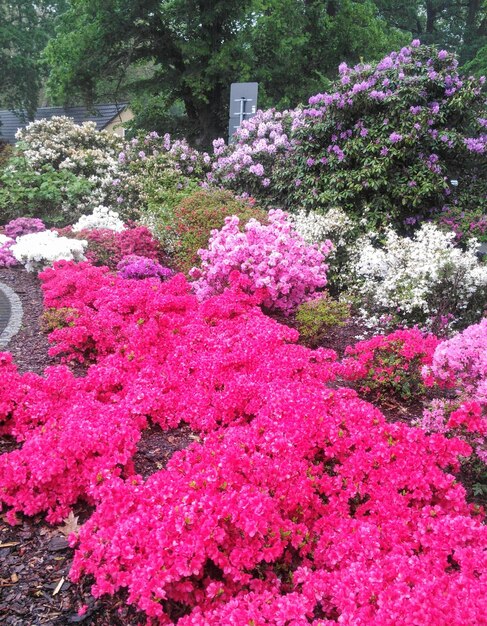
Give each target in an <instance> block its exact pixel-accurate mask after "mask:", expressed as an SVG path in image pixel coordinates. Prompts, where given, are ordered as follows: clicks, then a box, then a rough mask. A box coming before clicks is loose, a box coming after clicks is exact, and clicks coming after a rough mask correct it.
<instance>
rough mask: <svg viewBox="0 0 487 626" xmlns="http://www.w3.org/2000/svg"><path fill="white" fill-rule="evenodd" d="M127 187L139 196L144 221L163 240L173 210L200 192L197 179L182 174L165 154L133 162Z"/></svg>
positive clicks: (130, 166)
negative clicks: (187, 198)
mask: <svg viewBox="0 0 487 626" xmlns="http://www.w3.org/2000/svg"><path fill="white" fill-rule="evenodd" d="M127 184H128V185H129V186H130V187H131V192H132V193H134V192H135V193H136V194H137V196H138V201H139V203H140V204H139V210H140V214H141V217H142V219H143V221H144V222H145V223H147V224H148V225H150V226H151V228H152V229H153V231H154V233H155V234H156V236H158V237H159V238H163V235H164V230H165V228H166V226H167V224H168V223H169V222H170V221H171V218H172V213H173V210H174V208H175V207H176V206H177V205H178V204H179V203H180V202H181V201H182V200H183V199H184V198H186V197H187V196H189V195H191V194H192V193H194V192H195V191H197V190H198V189H199V182H198V180H197V178H196V177H195V178H193V177H191V176H188V175H185V174H183V173H182V172H181V170H180V169H178V168H177V166H176V163H175V161H174V158H172V157H171V155H169V154H165V153H160V154H159V155H157V156H150V157H149V158H147V159H144V160H142V159H139V160H135V161H133V162H131V163H130V165H129V177H128V180H127Z"/></svg>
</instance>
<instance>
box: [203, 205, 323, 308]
mask: <svg viewBox="0 0 487 626" xmlns="http://www.w3.org/2000/svg"><path fill="white" fill-rule="evenodd" d="M331 249H332V243H331V242H330V241H328V240H327V241H325V242H324V243H322V244H321V245H319V246H318V245H310V244H307V243H306V242H305V241H304V239H303V238H302V237H301V236H300V235H299V234H298V233H297V232H296V230H295V228H294V226H293V224H292V222H291V221H290V220H289V219H288V216H287V214H286V213H284V212H283V211H280V210H271V211H270V212H269V223H268V224H261V223H260V222H258V221H257V220H255V219H251V220H250V221H249V222H248V223H247V225H246V226H245V229H244V231H243V232H242V231H241V230H240V223H239V218H238V217H236V216H235V215H233V216H231V217H227V218H226V220H225V225H224V226H223V228H222V229H221V230H214V231H212V234H211V238H210V241H209V244H208V248H207V249H206V250H199V251H198V254H199V255H200V257H201V259H202V264H201V269H200V268H193V269H192V270H191V276H192V277H193V278H195V279H196V281H195V282H194V283H193V289H194V292H195V293H196V295H197V297H198V299H199V300H206V299H207V298H209V297H210V296H212V295H215V294H218V293H222V292H223V290H224V289H225V288H226V287H227V286H228V284H229V277H230V274H231V273H232V272H233V271H235V270H237V271H238V272H240V273H241V274H243V275H244V276H246V277H247V278H248V279H249V282H248V289H249V290H250V291H251V292H254V291H256V290H258V289H265V290H266V292H267V295H266V297H265V298H264V301H263V305H264V307H266V308H268V309H273V310H279V311H282V312H283V313H285V314H290V313H292V312H293V311H294V310H295V309H296V307H298V306H299V305H300V304H301V303H302V302H304V301H306V300H308V299H309V298H310V297H311V296H312V295H313V293H315V291H316V290H317V289H320V288H322V287H324V286H325V285H326V272H327V270H328V266H327V265H326V264H325V263H324V260H325V257H326V256H327V254H328V253H329V252H330V250H331Z"/></svg>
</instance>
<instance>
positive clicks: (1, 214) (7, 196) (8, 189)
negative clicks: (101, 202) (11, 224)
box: [0, 156, 91, 226]
mask: <svg viewBox="0 0 487 626" xmlns="http://www.w3.org/2000/svg"><path fill="white" fill-rule="evenodd" d="M90 190H91V184H90V182H89V181H88V180H87V179H86V178H81V177H78V176H76V175H75V174H73V173H72V172H70V171H68V170H56V169H54V167H53V166H52V165H43V166H42V167H41V168H39V169H37V170H35V169H34V168H32V167H31V166H30V165H29V163H28V162H27V161H26V160H25V159H23V158H22V157H18V156H15V157H12V158H11V159H10V160H9V161H8V164H7V166H6V167H4V168H3V169H0V223H5V222H8V221H9V220H11V219H13V218H16V217H38V218H41V219H43V220H44V221H45V222H46V223H47V224H48V225H61V226H62V225H65V224H67V223H68V222H71V221H73V220H76V219H77V218H78V217H79V216H80V215H81V214H82V213H83V210H82V208H80V209H79V210H76V208H75V207H76V206H77V205H78V203H79V202H81V200H82V199H83V198H86V196H88V195H89V193H90Z"/></svg>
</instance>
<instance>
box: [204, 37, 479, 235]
mask: <svg viewBox="0 0 487 626" xmlns="http://www.w3.org/2000/svg"><path fill="white" fill-rule="evenodd" d="M457 66H458V63H457V61H456V59H455V58H454V56H453V55H452V54H449V53H447V54H444V51H440V52H438V51H437V50H435V49H434V48H427V47H423V46H420V45H419V42H418V41H417V40H415V41H413V42H412V44H411V45H410V46H408V47H404V48H402V49H401V50H400V51H399V52H392V53H391V54H389V55H387V56H386V57H385V58H384V59H382V60H381V61H380V62H379V63H376V64H373V65H371V64H361V65H357V66H356V67H354V68H349V67H347V65H346V64H345V63H342V64H341V65H340V67H339V72H340V78H339V80H338V81H336V82H335V83H334V85H333V89H332V90H331V91H330V93H322V94H317V95H315V96H313V97H311V98H310V99H309V105H308V106H307V107H305V108H303V109H297V110H295V111H293V112H286V113H283V114H277V113H275V112H274V111H272V110H271V111H268V112H265V113H261V114H260V115H259V116H256V117H255V118H253V119H252V120H251V121H250V122H247V123H246V124H244V125H242V130H241V131H240V133H239V135H237V140H236V142H235V143H234V144H232V146H228V147H225V146H224V145H223V142H222V141H220V142H218V143H217V145H216V148H215V151H216V155H215V163H214V166H213V167H214V168H215V172H216V174H218V175H220V177H219V179H218V180H219V181H221V183H222V184H225V185H228V186H229V187H231V188H232V189H234V190H237V191H238V192H241V191H250V192H251V193H252V195H253V196H254V197H255V198H256V200H257V202H258V203H259V204H260V205H261V206H279V207H282V208H286V209H288V210H290V211H293V210H296V209H299V208H304V209H306V210H307V211H310V210H315V211H318V212H326V211H327V210H329V209H330V208H333V207H336V206H339V207H341V208H343V209H344V210H345V212H346V213H347V215H348V216H349V217H351V218H353V219H354V220H355V221H356V222H360V221H362V220H363V222H364V225H363V226H362V228H363V230H366V229H370V228H376V227H377V226H384V225H389V224H390V223H392V225H393V226H394V227H395V228H398V229H404V228H408V227H410V226H411V225H413V224H414V223H417V222H418V221H422V220H423V219H424V218H425V217H430V215H431V214H434V215H436V217H437V218H438V219H441V216H442V215H443V212H446V213H449V214H450V217H452V214H453V219H454V220H456V221H460V220H461V219H462V217H461V216H462V214H464V213H465V214H467V215H468V214H469V213H470V214H471V215H472V217H474V216H475V215H477V217H478V218H480V217H481V209H479V207H482V206H484V205H485V194H486V183H485V176H484V175H483V172H484V171H485V166H486V159H487V151H486V138H487V134H486V133H485V126H484V123H485V122H484V121H485V119H486V117H487V114H486V100H485V95H484V94H483V93H482V85H483V81H482V80H477V79H474V78H472V77H463V76H460V75H459V73H458V68H457ZM455 180H456V181H458V182H459V184H458V185H457V186H455V184H454V183H453V181H455ZM475 221H476V220H475Z"/></svg>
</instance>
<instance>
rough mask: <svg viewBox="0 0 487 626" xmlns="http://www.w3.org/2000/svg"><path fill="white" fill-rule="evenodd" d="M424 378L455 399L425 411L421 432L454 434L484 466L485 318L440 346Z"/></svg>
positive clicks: (486, 397)
mask: <svg viewBox="0 0 487 626" xmlns="http://www.w3.org/2000/svg"><path fill="white" fill-rule="evenodd" d="M423 377H424V380H425V382H426V384H428V385H433V384H435V383H436V384H439V385H441V386H445V387H448V388H450V389H452V390H453V391H454V393H455V396H456V397H455V398H454V399H450V400H444V401H436V402H435V403H434V404H432V405H431V406H430V407H428V408H427V409H425V411H424V413H423V418H422V420H421V426H422V428H424V429H426V430H430V431H437V432H448V431H452V432H454V434H456V435H458V436H461V437H462V438H464V439H466V441H468V443H470V444H471V445H472V447H473V449H474V450H475V452H476V454H477V456H478V457H479V458H480V459H481V460H483V461H484V462H485V463H487V318H484V319H483V320H482V321H481V322H480V323H479V324H474V325H472V326H469V327H468V328H466V329H465V330H464V331H463V332H462V333H459V334H458V335H456V336H455V337H453V338H452V339H449V340H448V341H444V342H442V343H440V344H439V346H438V347H437V348H436V350H435V352H434V355H433V362H432V364H431V366H427V367H425V368H424V369H423Z"/></svg>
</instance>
